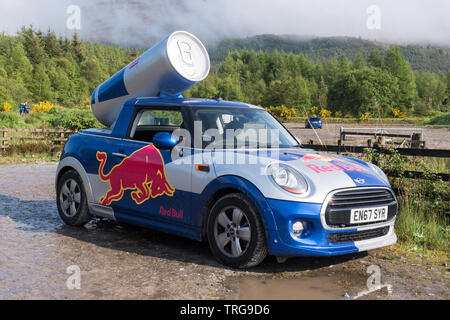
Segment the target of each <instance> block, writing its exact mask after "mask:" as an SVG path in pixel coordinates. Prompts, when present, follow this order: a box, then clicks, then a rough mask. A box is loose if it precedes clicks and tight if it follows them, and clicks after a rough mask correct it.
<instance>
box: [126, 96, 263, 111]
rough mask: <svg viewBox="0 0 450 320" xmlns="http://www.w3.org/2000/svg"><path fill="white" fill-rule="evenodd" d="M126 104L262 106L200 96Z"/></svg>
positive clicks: (144, 99)
mask: <svg viewBox="0 0 450 320" xmlns="http://www.w3.org/2000/svg"><path fill="white" fill-rule="evenodd" d="M126 105H133V106H168V107H170V106H186V107H218V108H219V107H235V108H256V109H262V108H261V107H258V106H255V105H252V104H248V103H243V102H234V101H226V100H221V99H200V98H160V97H154V98H153V97H142V98H136V99H132V100H128V101H127V103H126Z"/></svg>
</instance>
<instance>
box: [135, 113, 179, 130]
mask: <svg viewBox="0 0 450 320" xmlns="http://www.w3.org/2000/svg"><path fill="white" fill-rule="evenodd" d="M182 123H183V116H182V115H181V112H180V111H172V110H169V111H167V110H144V111H143V112H142V114H141V116H140V118H139V123H138V125H137V126H138V128H139V127H142V126H153V127H161V126H174V127H178V128H179V127H180V126H181V124H182Z"/></svg>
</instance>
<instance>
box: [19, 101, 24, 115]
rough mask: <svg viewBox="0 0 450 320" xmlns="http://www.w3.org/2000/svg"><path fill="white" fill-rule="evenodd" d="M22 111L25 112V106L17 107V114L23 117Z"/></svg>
mask: <svg viewBox="0 0 450 320" xmlns="http://www.w3.org/2000/svg"><path fill="white" fill-rule="evenodd" d="M24 110H25V105H24V104H23V103H21V104H20V106H19V113H20V115H23V112H24Z"/></svg>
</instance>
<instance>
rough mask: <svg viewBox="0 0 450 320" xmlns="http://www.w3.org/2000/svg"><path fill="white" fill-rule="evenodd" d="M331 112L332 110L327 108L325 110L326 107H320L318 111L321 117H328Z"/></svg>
mask: <svg viewBox="0 0 450 320" xmlns="http://www.w3.org/2000/svg"><path fill="white" fill-rule="evenodd" d="M331 114H332V112H331V111H329V110H327V109H325V108H322V109H321V110H320V112H319V115H320V116H321V117H322V118H329V117H331Z"/></svg>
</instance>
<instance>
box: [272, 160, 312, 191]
mask: <svg viewBox="0 0 450 320" xmlns="http://www.w3.org/2000/svg"><path fill="white" fill-rule="evenodd" d="M269 173H270V175H271V177H272V179H273V181H274V182H275V183H276V184H277V185H279V186H280V187H281V188H282V189H284V190H286V191H287V192H290V193H295V194H303V193H306V192H307V191H308V183H307V182H306V180H305V178H304V177H303V176H302V175H301V174H300V173H299V172H297V171H296V170H294V169H293V168H291V167H288V166H286V165H283V164H272V165H270V167H269Z"/></svg>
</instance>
